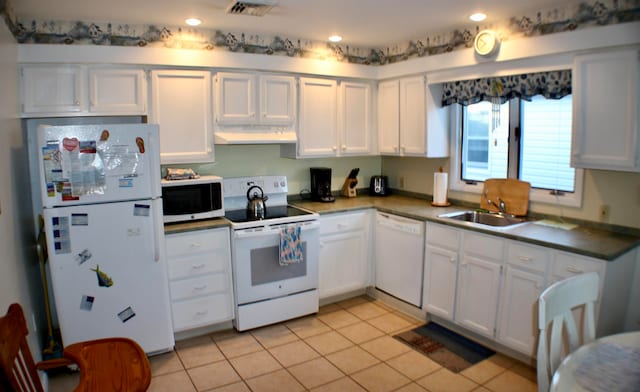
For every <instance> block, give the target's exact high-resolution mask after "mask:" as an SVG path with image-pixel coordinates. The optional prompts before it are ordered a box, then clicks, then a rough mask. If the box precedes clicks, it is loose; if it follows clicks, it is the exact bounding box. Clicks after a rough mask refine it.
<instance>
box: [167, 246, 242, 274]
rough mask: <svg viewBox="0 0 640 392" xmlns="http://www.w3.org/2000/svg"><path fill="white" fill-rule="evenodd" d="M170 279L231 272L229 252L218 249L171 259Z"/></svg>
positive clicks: (169, 263) (169, 262)
mask: <svg viewBox="0 0 640 392" xmlns="http://www.w3.org/2000/svg"><path fill="white" fill-rule="evenodd" d="M168 265H169V279H172V280H173V279H184V278H189V277H196V276H202V275H204V274H210V273H215V272H229V268H230V267H229V265H230V259H229V252H228V251H227V250H221V249H218V250H216V251H210V252H209V253H207V254H199V255H195V256H186V257H185V256H183V257H180V258H175V259H171V258H170V259H169V261H168Z"/></svg>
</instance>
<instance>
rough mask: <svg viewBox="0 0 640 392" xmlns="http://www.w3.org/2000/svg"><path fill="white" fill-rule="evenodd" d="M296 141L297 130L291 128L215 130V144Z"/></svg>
mask: <svg viewBox="0 0 640 392" xmlns="http://www.w3.org/2000/svg"><path fill="white" fill-rule="evenodd" d="M296 141H297V136H296V132H295V131H294V130H291V129H286V130H282V129H280V130H273V129H262V130H257V129H256V130H254V129H251V130H246V129H242V130H229V129H225V130H218V131H215V132H214V142H215V144H286V143H295V142H296Z"/></svg>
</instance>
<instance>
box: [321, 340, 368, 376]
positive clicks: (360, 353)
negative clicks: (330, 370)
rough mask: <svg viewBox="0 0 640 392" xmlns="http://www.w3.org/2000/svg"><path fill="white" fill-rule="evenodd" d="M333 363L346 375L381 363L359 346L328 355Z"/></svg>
mask: <svg viewBox="0 0 640 392" xmlns="http://www.w3.org/2000/svg"><path fill="white" fill-rule="evenodd" d="M325 358H327V359H328V360H329V361H330V362H331V363H333V364H334V365H336V367H337V368H338V369H340V370H341V371H342V372H344V373H345V374H352V373H355V372H358V371H360V370H363V369H366V368H368V367H370V366H373V365H375V364H377V363H379V362H380V360H378V359H377V358H376V357H374V356H373V355H371V354H369V353H368V352H366V351H364V350H363V349H361V348H360V347H358V346H354V347H351V348H348V349H346V350H342V351H338V352H336V353H333V354H329V355H327V356H326V357H325Z"/></svg>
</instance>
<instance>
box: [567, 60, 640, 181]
mask: <svg viewBox="0 0 640 392" xmlns="http://www.w3.org/2000/svg"><path fill="white" fill-rule="evenodd" d="M638 56H639V51H638V50H637V49H629V50H622V51H612V52H603V53H594V54H585V55H578V56H576V57H575V58H574V64H573V65H574V69H573V135H572V136H573V137H572V151H571V153H572V154H571V164H572V166H574V167H582V168H591V169H603V170H620V171H640V135H639V131H638V127H639V126H640V111H639V110H638V98H640V92H639V90H640V76H639V74H640V61H639V57H638Z"/></svg>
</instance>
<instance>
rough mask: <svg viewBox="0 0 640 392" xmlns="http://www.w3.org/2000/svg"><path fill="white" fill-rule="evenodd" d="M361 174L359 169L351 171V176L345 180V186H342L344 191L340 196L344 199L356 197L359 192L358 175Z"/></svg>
mask: <svg viewBox="0 0 640 392" xmlns="http://www.w3.org/2000/svg"><path fill="white" fill-rule="evenodd" d="M359 172H360V169H359V168H357V167H356V168H355V169H351V171H350V172H349V175H348V176H347V178H346V179H345V180H344V184H342V190H341V191H340V194H341V195H342V196H344V197H356V196H357V195H358V192H357V191H356V185H358V178H357V177H358V173H359Z"/></svg>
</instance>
